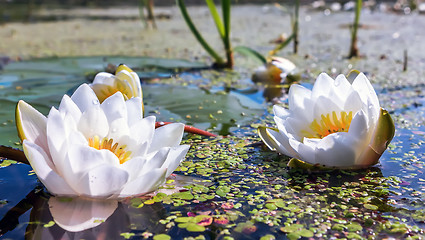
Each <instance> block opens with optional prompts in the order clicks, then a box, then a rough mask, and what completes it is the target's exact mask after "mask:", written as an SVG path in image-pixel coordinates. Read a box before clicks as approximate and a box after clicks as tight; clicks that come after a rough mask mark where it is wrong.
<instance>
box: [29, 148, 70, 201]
mask: <svg viewBox="0 0 425 240" xmlns="http://www.w3.org/2000/svg"><path fill="white" fill-rule="evenodd" d="M23 148H24V152H25V155H26V156H27V158H28V161H29V162H30V164H31V167H32V168H33V169H34V172H35V173H36V174H37V177H38V179H40V181H41V182H42V183H43V184H44V186H46V188H47V189H48V190H49V191H50V192H51V193H53V194H56V195H67V196H72V195H74V196H75V195H77V193H76V192H75V191H74V190H72V188H71V187H70V186H69V185H68V183H66V182H65V180H64V179H63V178H62V177H60V176H59V175H58V174H57V173H56V172H55V171H54V170H53V169H54V166H53V164H52V160H51V159H50V157H49V156H48V155H47V153H46V152H45V151H44V150H43V149H42V148H41V147H40V146H38V145H36V144H34V143H32V142H30V141H28V140H24V142H23Z"/></svg>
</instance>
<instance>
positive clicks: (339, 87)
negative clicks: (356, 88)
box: [327, 74, 353, 109]
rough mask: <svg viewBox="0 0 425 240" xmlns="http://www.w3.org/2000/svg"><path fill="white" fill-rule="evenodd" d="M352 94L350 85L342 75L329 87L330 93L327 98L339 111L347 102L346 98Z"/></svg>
mask: <svg viewBox="0 0 425 240" xmlns="http://www.w3.org/2000/svg"><path fill="white" fill-rule="evenodd" d="M352 92H353V88H352V87H351V84H350V83H349V82H348V80H347V78H345V76H344V75H343V74H340V75H338V77H337V78H336V79H335V81H334V83H333V85H332V86H331V91H330V92H329V95H328V96H327V97H328V98H329V99H331V100H332V101H333V102H334V103H335V104H337V105H338V107H339V108H340V109H343V108H344V104H345V103H346V102H347V101H346V99H347V96H349V95H350V94H351V93H352Z"/></svg>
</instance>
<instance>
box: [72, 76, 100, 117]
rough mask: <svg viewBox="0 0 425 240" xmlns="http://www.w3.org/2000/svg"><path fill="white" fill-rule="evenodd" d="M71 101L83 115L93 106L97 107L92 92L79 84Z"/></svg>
mask: <svg viewBox="0 0 425 240" xmlns="http://www.w3.org/2000/svg"><path fill="white" fill-rule="evenodd" d="M71 99H72V101H74V102H75V104H76V105H77V106H78V108H79V109H80V111H81V112H82V113H84V112H85V111H87V110H88V109H90V108H93V106H95V105H99V99H97V97H96V94H95V93H94V91H93V90H92V89H91V88H90V87H89V85H87V84H85V83H84V84H81V85H80V86H79V87H78V88H77V90H75V92H74V94H72V96H71Z"/></svg>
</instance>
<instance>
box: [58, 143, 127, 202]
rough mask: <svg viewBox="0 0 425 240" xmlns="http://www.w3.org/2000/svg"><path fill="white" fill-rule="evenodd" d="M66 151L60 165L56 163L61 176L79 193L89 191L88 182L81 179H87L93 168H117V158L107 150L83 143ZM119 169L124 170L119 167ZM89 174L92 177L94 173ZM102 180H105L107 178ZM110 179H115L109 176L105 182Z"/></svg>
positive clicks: (110, 180)
mask: <svg viewBox="0 0 425 240" xmlns="http://www.w3.org/2000/svg"><path fill="white" fill-rule="evenodd" d="M67 153H68V154H67V156H66V159H65V161H64V162H63V164H62V165H58V168H61V172H62V173H63V178H64V179H65V180H66V182H68V184H69V185H70V187H72V189H74V191H76V192H78V193H79V194H80V195H81V194H84V195H87V194H88V193H89V192H88V191H89V189H88V187H89V183H85V182H84V181H82V180H81V179H82V178H83V177H84V176H86V178H85V180H87V181H88V177H89V175H88V173H90V172H91V174H93V173H95V172H96V171H94V172H93V170H94V169H97V168H99V167H101V166H109V167H110V169H109V170H112V169H118V165H119V160H118V158H117V157H116V156H115V155H114V154H113V153H112V152H111V151H109V150H97V149H94V148H92V147H89V146H84V145H71V146H69V148H68V152H67ZM119 171H124V170H121V169H119ZM124 172H126V171H124ZM126 174H127V173H126ZM90 176H92V177H93V176H94V175H90ZM127 177H128V174H127ZM104 180H105V181H106V180H107V179H104ZM112 181H115V179H114V178H111V179H109V180H107V181H106V182H110V183H111V182H112ZM111 184H112V183H111ZM87 196H89V195H87Z"/></svg>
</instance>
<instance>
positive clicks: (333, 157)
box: [316, 132, 357, 167]
mask: <svg viewBox="0 0 425 240" xmlns="http://www.w3.org/2000/svg"><path fill="white" fill-rule="evenodd" d="M355 142H356V140H355V139H353V138H351V137H350V136H349V134H348V133H345V132H338V133H333V134H330V135H328V136H326V137H324V138H323V139H322V140H320V142H319V143H318V144H317V147H316V162H317V163H319V164H322V165H325V166H329V167H351V166H354V164H355V162H356V157H357V153H356V149H355V148H353V143H355Z"/></svg>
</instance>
